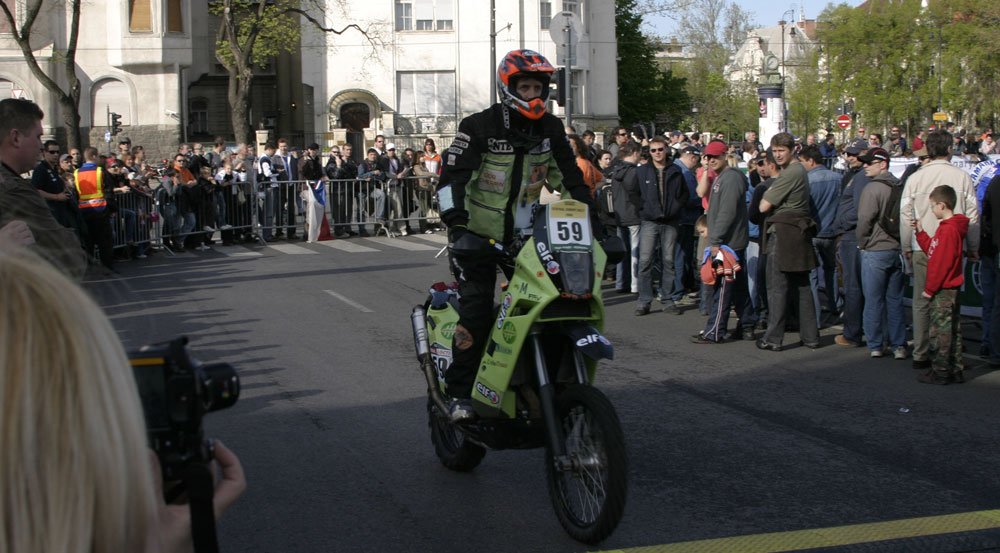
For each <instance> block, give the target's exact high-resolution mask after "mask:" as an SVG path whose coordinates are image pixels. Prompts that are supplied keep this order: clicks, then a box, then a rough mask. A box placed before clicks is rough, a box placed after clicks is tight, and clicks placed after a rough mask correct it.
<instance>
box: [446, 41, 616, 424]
mask: <svg viewBox="0 0 1000 553" xmlns="http://www.w3.org/2000/svg"><path fill="white" fill-rule="evenodd" d="M553 73H555V68H553V67H552V65H551V64H549V62H548V60H546V59H545V57H543V56H542V55H541V54H539V53H538V52H535V51H533V50H513V51H511V52H509V53H508V54H507V55H506V56H504V58H503V60H502V61H501V62H500V65H499V67H498V68H497V90H498V92H499V95H500V102H498V103H496V104H493V105H492V106H490V107H489V108H487V109H486V110H484V111H481V112H479V113H476V114H473V115H470V116H468V117H466V118H465V119H463V120H462V122H461V123H459V127H458V132H457V133H456V135H455V140H454V142H452V144H451V147H450V148H448V150H447V151H446V152H445V154H444V156H443V158H444V159H443V160H442V166H443V168H444V170H443V172H442V173H441V179H440V181H439V183H438V186H437V194H438V201H439V203H440V206H441V219H442V220H443V221H444V222H445V223H446V224H447V225H448V241H449V245H450V247H449V251H450V256H449V257H450V260H451V266H452V271H453V272H454V274H455V277H456V279H457V280H458V283H459V292H460V294H461V298H460V300H459V321H458V324H457V325H456V327H455V334H454V337H453V339H452V357H453V361H452V364H451V366H450V367H449V369H448V371H447V372H446V373H445V382H446V384H447V389H448V394H449V395H450V396H452V397H453V398H455V399H454V401H452V405H451V413H450V416H451V419H452V420H453V421H461V420H465V419H469V418H472V417H474V416H475V413H474V411H473V409H472V401H471V399H469V398H470V394H471V392H472V383H473V381H474V380H475V375H476V369H477V368H478V366H479V360H480V358H481V356H482V353H483V349H484V346H485V345H486V341H487V338H488V335H489V329H490V324H491V322H492V320H493V309H494V308H493V292H494V288H495V286H496V270H497V265H496V262H495V261H492V260H490V261H483V259H482V258H481V257H480V258H478V259H477V258H475V256H470V255H467V254H468V253H469V251H470V250H471V249H472V248H466V247H463V246H465V245H470V246H471V245H473V244H476V243H481V242H482V239H483V238H488V239H493V240H496V241H497V242H499V243H501V244H506V245H509V244H510V243H511V241H512V240H513V239H514V238H515V229H519V228H525V227H527V226H528V223H529V221H530V216H531V212H532V209H533V206H534V205H535V204H537V203H538V199H539V196H540V193H541V188H542V185H543V184H545V183H547V185H548V187H549V188H550V190H551V189H554V190H556V191H560V192H566V191H568V192H569V194H570V195H571V196H572V197H573V199H575V200H578V201H581V202H584V203H586V204H587V205H588V206H590V213H591V215H592V218H593V216H595V214H596V210H595V209H594V206H593V201H592V200H591V198H590V189H589V188H588V187H587V185H586V184H585V183H584V181H583V175H582V173H581V172H580V169H579V168H577V165H576V160H575V158H574V156H573V151H572V149H571V148H570V145H569V142H568V141H567V139H566V132H565V130H564V127H563V123H562V121H560V120H559V119H558V118H557V117H556V116H554V115H552V114H549V113H546V109H545V101H546V100H547V99H548V95H549V82H550V78H551V76H552V74H553ZM591 225H592V227H593V229H594V230H598V229H600V227H599V226H598V225H595V224H594V223H591ZM463 237H466V239H465V240H463Z"/></svg>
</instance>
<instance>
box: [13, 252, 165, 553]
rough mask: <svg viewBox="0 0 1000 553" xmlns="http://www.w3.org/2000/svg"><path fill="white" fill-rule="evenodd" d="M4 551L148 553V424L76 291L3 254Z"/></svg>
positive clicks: (151, 487)
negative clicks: (123, 552)
mask: <svg viewBox="0 0 1000 553" xmlns="http://www.w3.org/2000/svg"><path fill="white" fill-rule="evenodd" d="M0 282H2V283H3V286H0V448H2V451H0V551H11V552H15V551H16V552H19V553H35V552H47V553H48V552H54V553H64V552H67V553H68V552H81V553H105V552H106V553H117V552H122V551H142V550H144V549H145V548H146V545H147V537H148V536H149V534H150V532H151V528H152V524H153V523H154V521H155V517H156V513H157V497H156V493H157V492H156V488H155V484H154V480H153V471H152V468H151V464H150V461H151V459H150V453H149V451H148V450H147V448H146V434H145V424H144V420H143V412H142V406H141V404H140V402H139V392H138V389H137V388H136V384H135V379H134V377H133V375H132V370H131V368H130V367H129V364H128V359H127V357H126V355H125V352H124V350H123V349H122V345H121V343H120V342H119V340H118V336H117V334H116V333H115V330H114V329H113V328H112V326H111V323H110V322H109V321H108V319H107V317H105V315H104V314H103V313H102V311H101V309H100V308H99V307H98V306H97V304H96V303H94V301H93V300H91V299H90V298H89V297H88V296H87V295H86V294H85V293H84V291H83V290H82V289H81V288H79V287H78V286H77V285H76V284H75V283H73V282H71V281H70V280H69V279H67V278H66V277H64V276H62V275H61V274H60V273H59V272H57V271H56V270H55V269H54V268H53V267H51V266H50V265H49V264H48V263H46V262H44V261H42V260H41V259H39V258H37V257H36V256H34V255H31V254H28V253H26V252H18V253H16V254H15V253H5V252H0Z"/></svg>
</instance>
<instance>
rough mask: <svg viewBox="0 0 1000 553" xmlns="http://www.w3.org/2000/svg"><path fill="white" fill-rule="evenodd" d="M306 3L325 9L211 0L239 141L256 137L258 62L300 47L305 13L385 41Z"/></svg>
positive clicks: (287, 1)
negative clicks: (253, 102)
mask: <svg viewBox="0 0 1000 553" xmlns="http://www.w3.org/2000/svg"><path fill="white" fill-rule="evenodd" d="M77 1H79V0H77ZM303 4H308V5H309V6H311V8H312V10H313V11H315V12H316V13H320V14H321V13H323V9H322V6H320V5H319V4H317V3H316V1H315V0H305V1H297V0H268V1H258V0H215V1H213V2H212V3H210V4H209V12H210V13H212V14H213V15H217V16H219V28H218V30H217V32H216V50H215V57H216V59H218V60H219V63H221V64H222V66H223V67H225V68H226V71H227V72H228V73H229V89H228V98H229V107H230V118H231V121H232V125H233V132H234V134H235V135H236V140H237V141H245V142H250V141H251V139H252V136H251V128H250V118H249V114H250V92H251V86H252V85H253V78H254V67H255V66H259V65H263V64H266V63H267V62H268V61H270V60H271V58H273V57H274V56H277V55H278V54H280V53H282V52H293V51H294V50H295V48H296V47H297V46H298V43H299V37H300V36H301V31H300V28H299V21H298V19H299V18H300V17H301V18H303V19H305V20H306V21H307V22H308V23H309V24H311V25H313V26H315V28H317V29H319V30H320V31H323V32H326V33H333V34H337V35H340V34H343V33H345V32H347V31H348V30H349V29H354V30H355V31H357V32H359V33H361V34H362V35H363V36H364V37H365V38H366V39H367V40H368V42H369V43H370V44H371V45H372V46H378V45H380V44H381V40H380V38H379V33H378V32H377V31H376V30H375V29H374V28H373V27H368V28H366V29H363V28H362V27H361V26H360V25H358V24H356V23H350V24H347V25H344V26H343V27H342V28H340V29H335V28H331V27H327V26H325V25H324V24H323V22H321V21H320V20H319V19H317V18H316V17H314V16H313V15H311V14H310V13H309V11H307V10H305V9H302V8H300V7H299V6H300V5H303ZM343 8H344V6H343V5H342V6H341V13H342V14H343V13H346V12H345V10H344V9H343Z"/></svg>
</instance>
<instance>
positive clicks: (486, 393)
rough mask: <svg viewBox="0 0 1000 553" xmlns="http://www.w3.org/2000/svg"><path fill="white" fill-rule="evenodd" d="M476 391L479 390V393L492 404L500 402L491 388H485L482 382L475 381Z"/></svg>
mask: <svg viewBox="0 0 1000 553" xmlns="http://www.w3.org/2000/svg"><path fill="white" fill-rule="evenodd" d="M476 391H477V392H479V395H481V396H483V397H484V398H486V399H488V400H489V401H490V403H492V404H493V405H496V404H497V403H500V396H499V395H497V393H496V392H494V391H493V390H491V389H489V388H487V387H486V385H485V384H483V383H482V382H476Z"/></svg>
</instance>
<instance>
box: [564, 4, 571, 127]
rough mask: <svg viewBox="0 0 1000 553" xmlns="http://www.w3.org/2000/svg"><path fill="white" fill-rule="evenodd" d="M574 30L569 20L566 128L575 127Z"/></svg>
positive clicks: (567, 22)
mask: <svg viewBox="0 0 1000 553" xmlns="http://www.w3.org/2000/svg"><path fill="white" fill-rule="evenodd" d="M572 33H573V28H572V27H571V26H570V24H569V19H567V20H566V23H565V25H563V36H565V37H566V92H565V95H564V96H563V98H565V99H566V126H567V127H572V126H573V36H572Z"/></svg>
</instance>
